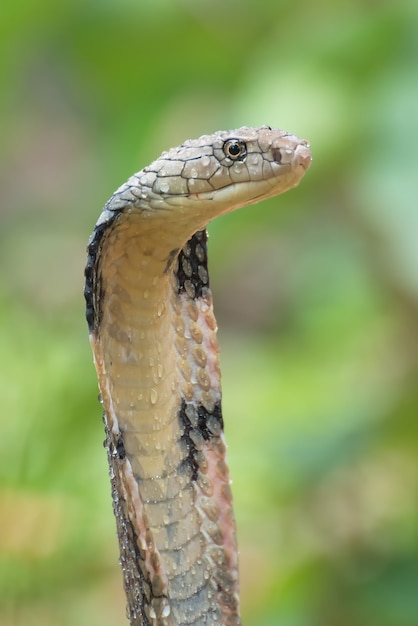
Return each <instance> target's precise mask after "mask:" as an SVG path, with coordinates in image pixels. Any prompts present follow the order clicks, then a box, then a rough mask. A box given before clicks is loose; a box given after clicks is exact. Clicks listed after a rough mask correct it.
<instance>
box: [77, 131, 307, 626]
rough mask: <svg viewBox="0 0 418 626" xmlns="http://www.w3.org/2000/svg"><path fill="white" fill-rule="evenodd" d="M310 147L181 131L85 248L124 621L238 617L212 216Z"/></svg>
mask: <svg viewBox="0 0 418 626" xmlns="http://www.w3.org/2000/svg"><path fill="white" fill-rule="evenodd" d="M310 163H311V152H310V147H309V143H308V142H307V141H305V140H300V139H299V138H298V137H296V136H295V135H293V134H290V133H288V132H285V131H283V130H279V129H276V128H271V127H270V126H261V127H258V128H253V127H242V128H239V129H236V130H232V131H218V132H216V133H214V134H208V135H203V136H201V137H199V138H198V139H194V140H187V141H185V142H184V143H183V144H181V145H180V146H178V147H176V148H172V149H170V150H168V151H167V152H163V153H162V155H161V156H160V157H159V158H158V159H157V160H155V161H154V162H153V163H151V165H149V166H148V167H145V168H144V169H142V170H141V171H139V172H138V173H136V174H134V175H133V176H131V177H130V178H129V179H128V180H127V182H126V183H125V184H123V185H122V186H121V187H119V189H118V190H117V191H116V192H115V193H114V194H113V196H112V197H111V198H110V200H109V201H108V202H107V204H106V205H105V207H104V209H103V211H102V213H101V215H100V217H99V219H98V221H97V223H96V226H95V228H94V231H93V233H92V235H91V237H90V240H89V244H88V249H87V265H86V268H85V299H86V317H87V322H88V327H89V338H90V344H91V348H92V351H93V357H94V364H95V368H96V372H97V378H98V385H99V390H100V395H99V398H100V401H101V403H102V405H103V411H104V418H103V419H104V424H105V432H106V441H105V445H106V448H107V454H108V461H109V471H110V479H111V486H112V498H113V508H114V513H115V516H116V523H117V534H118V538H119V547H120V563H121V566H122V571H123V579H124V588H125V592H126V595H127V598H128V608H127V617H128V619H129V620H130V623H131V624H132V625H137V626H183V625H189V626H210V625H217V626H238V625H240V624H241V617H240V610H239V580H238V549H237V539H236V528H235V521H234V513H233V508H232V495H231V486H230V483H231V479H230V473H229V469H228V463H227V456H226V443H225V438H224V428H223V426H224V424H223V417H222V408H221V384H220V368H219V347H218V341H217V323H216V320H215V317H214V313H213V304H212V293H211V290H210V285H209V273H208V264H207V231H206V227H207V225H208V223H209V222H210V221H211V220H212V219H213V218H215V217H217V216H220V215H223V214H225V213H228V212H230V211H233V210H235V209H238V208H240V207H243V206H246V205H249V204H253V203H256V202H259V201H260V200H263V199H266V198H270V197H272V196H276V195H278V194H281V193H283V192H285V191H287V190H289V189H291V188H292V187H295V186H296V185H297V184H298V183H299V181H300V180H301V178H302V176H303V175H304V173H305V171H306V170H307V169H308V167H309V166H310Z"/></svg>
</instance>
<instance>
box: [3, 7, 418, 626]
mask: <svg viewBox="0 0 418 626" xmlns="http://www.w3.org/2000/svg"><path fill="white" fill-rule="evenodd" d="M0 31H1V37H0V50H1V54H0V59H1V60H0V85H1V94H2V98H1V100H0V125H1V136H2V141H1V144H0V154H1V159H2V167H1V174H0V176H1V187H0V194H1V204H0V320H1V325H0V354H1V366H0V394H1V402H2V418H1V437H0V459H1V461H0V623H1V624H2V625H3V626H20V625H22V626H23V625H25V626H38V625H40V626H49V625H51V626H52V625H54V626H61V625H62V626H84V625H85V626H87V625H88V626H96V625H97V626H98V625H99V624H100V625H101V626H107V625H109V626H110V625H112V626H113V625H114V624H123V623H125V621H124V597H123V592H122V585H121V575H120V572H119V568H118V563H117V559H118V551H117V544H116V538H115V525H114V519H113V515H112V511H111V502H110V489H109V481H108V476H107V465H106V458H105V451H104V450H103V448H102V445H101V444H102V440H103V427H102V423H101V411H100V405H99V404H98V402H97V391H96V390H97V383H96V376H95V372H94V368H93V365H92V357H91V352H90V348H89V345H88V338H87V328H86V324H85V320H84V303H83V298H82V289H83V266H84V262H85V247H86V243H87V239H88V236H89V233H90V232H91V231H92V229H93V226H94V223H95V221H96V219H97V217H98V215H99V213H100V211H101V207H102V206H103V204H104V203H105V201H106V200H107V198H108V197H109V196H110V195H111V194H112V193H113V191H114V190H115V189H116V188H117V187H118V186H119V185H120V184H121V183H122V182H123V181H124V180H125V179H126V178H127V177H128V176H129V175H130V174H131V173H132V172H133V171H136V170H139V169H140V168H141V167H143V166H144V165H146V164H147V163H149V162H150V161H151V160H153V159H154V158H156V157H157V156H158V154H159V153H160V152H161V151H162V150H164V149H167V148H169V147H171V146H172V145H176V144H178V143H179V142H181V141H183V140H184V139H186V138H187V137H193V136H198V135H199V134H203V133H207V132H213V131H215V130H217V129H220V128H235V127H238V126H241V125H244V124H247V125H260V124H265V123H267V124H270V125H272V126H279V127H283V128H286V129H287V130H289V131H292V132H295V133H296V134H298V135H299V136H302V137H307V138H309V140H310V141H311V144H312V152H313V156H314V160H313V164H312V167H311V169H310V171H309V172H308V173H307V175H306V178H305V179H304V180H303V182H302V184H301V186H300V187H299V188H298V189H296V190H294V191H292V192H291V193H289V194H286V195H285V196H283V197H281V198H276V199H273V200H271V201H269V202H265V203H263V204H261V205H258V206H256V207H248V208H246V209H243V210H242V211H239V212H237V213H236V214H231V215H228V216H225V217H223V218H221V219H218V220H217V221H215V222H214V223H213V224H212V225H211V226H210V235H211V236H210V265H211V284H212V288H213V292H214V301H215V311H216V314H217V319H218V323H219V327H220V331H219V337H220V343H221V349H222V370H223V391H224V415H225V423H226V436H227V440H228V443H229V460H230V465H231V472H232V476H233V493H234V499H235V508H236V517H237V523H238V537H239V545H240V554H241V557H240V560H241V562H240V565H241V589H242V600H241V601H242V614H243V620H244V623H245V624H246V626H416V624H418V594H417V589H418V464H417V455H418V425H417V412H418V387H417V382H416V381H417V373H418V351H417V347H418V246H417V233H418V211H417V200H416V195H417V183H416V172H417V163H418V158H417V156H416V153H417V151H416V145H417V143H418V106H417V102H418V81H417V70H416V68H417V63H418V5H417V3H415V2H414V1H413V0H410V1H407V0H401V1H400V2H397V3H393V2H389V1H387V2H386V1H382V2H368V1H367V0H357V1H354V2H349V1H348V0H343V1H341V2H336V3H335V2H332V1H331V0H319V1H317V2H315V3H312V2H309V1H308V0H301V1H300V2H298V3H294V2H292V3H291V2H285V1H284V0H278V1H276V2H270V1H269V0H259V1H258V2H251V0H239V1H238V0H231V1H229V2H225V1H224V2H220V1H219V0H211V1H209V0H199V1H197V0H155V1H151V0H144V1H143V2H140V1H139V0H137V1H135V0H122V1H117V0H103V1H102V2H99V1H97V0H96V1H93V0H87V2H79V1H77V0H75V1H74V2H71V3H70V2H53V1H52V0H41V1H40V2H37V3H35V2H30V0H23V2H20V3H17V2H15V3H12V2H6V3H5V5H4V6H3V7H2V17H1V23H0Z"/></svg>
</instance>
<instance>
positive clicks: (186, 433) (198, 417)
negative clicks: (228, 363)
mask: <svg viewBox="0 0 418 626" xmlns="http://www.w3.org/2000/svg"><path fill="white" fill-rule="evenodd" d="M179 421H180V426H181V430H182V432H183V434H182V436H181V441H182V443H183V445H184V446H185V447H186V450H187V456H186V458H185V459H184V460H183V463H182V470H183V471H186V472H189V471H191V478H192V480H196V479H197V476H198V470H199V466H200V457H201V455H200V450H201V448H202V447H203V446H204V444H205V442H206V441H209V440H210V439H212V438H213V437H219V436H220V434H221V432H222V431H223V419H222V408H221V402H220V401H219V402H217V403H216V404H215V406H214V409H213V411H212V412H211V413H209V411H208V410H207V409H205V407H204V406H203V405H201V404H199V405H198V406H195V405H194V404H190V403H187V402H186V401H185V400H182V402H181V407H180V411H179Z"/></svg>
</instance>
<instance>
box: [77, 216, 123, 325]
mask: <svg viewBox="0 0 418 626" xmlns="http://www.w3.org/2000/svg"><path fill="white" fill-rule="evenodd" d="M120 214H121V213H120V212H116V211H115V212H114V213H113V214H112V217H111V218H110V219H108V220H107V221H106V222H103V223H102V224H99V225H98V226H96V227H95V229H94V231H93V234H92V236H91V238H90V241H89V245H88V246H87V263H86V267H85V270H84V276H85V278H86V283H85V287H84V298H85V300H86V319H87V324H88V326H89V332H90V333H91V332H93V331H94V330H98V328H99V326H100V319H101V309H100V306H101V302H102V300H103V292H102V285H101V282H102V280H101V276H100V265H99V262H98V259H100V252H101V248H102V245H103V239H104V236H105V235H106V233H107V232H108V230H109V229H110V228H111V227H112V226H113V224H114V223H115V220H116V219H117V218H118V217H119V216H120Z"/></svg>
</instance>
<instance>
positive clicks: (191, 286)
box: [175, 230, 209, 298]
mask: <svg viewBox="0 0 418 626" xmlns="http://www.w3.org/2000/svg"><path fill="white" fill-rule="evenodd" d="M175 274H176V277H177V283H178V290H179V293H183V292H186V293H187V294H188V295H189V296H190V297H192V298H200V297H202V293H203V292H204V290H205V288H207V287H209V275H208V256H207V232H206V230H199V231H197V233H195V234H194V235H193V237H191V238H190V239H189V241H188V242H187V243H186V245H185V246H184V247H183V249H182V250H181V251H180V253H179V255H178V257H177V269H176V271H175Z"/></svg>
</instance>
